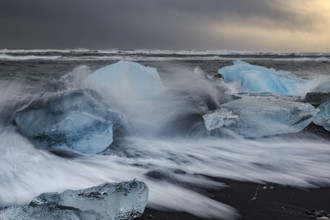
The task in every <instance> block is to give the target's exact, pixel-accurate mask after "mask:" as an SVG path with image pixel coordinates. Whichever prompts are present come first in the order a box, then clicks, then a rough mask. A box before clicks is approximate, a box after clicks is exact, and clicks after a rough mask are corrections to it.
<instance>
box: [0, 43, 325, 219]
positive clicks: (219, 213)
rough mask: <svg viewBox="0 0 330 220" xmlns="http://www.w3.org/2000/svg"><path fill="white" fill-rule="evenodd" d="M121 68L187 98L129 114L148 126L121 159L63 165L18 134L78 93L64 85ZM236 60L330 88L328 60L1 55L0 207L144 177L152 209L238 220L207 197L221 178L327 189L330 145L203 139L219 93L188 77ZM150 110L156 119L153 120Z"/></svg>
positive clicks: (168, 53) (83, 52)
mask: <svg viewBox="0 0 330 220" xmlns="http://www.w3.org/2000/svg"><path fill="white" fill-rule="evenodd" d="M123 60H124V61H131V62H137V63H139V64H141V65H143V66H149V67H153V68H156V69H157V72H158V73H159V75H160V78H161V79H162V80H163V81H164V82H165V83H164V84H165V86H168V87H171V85H172V84H171V83H173V81H176V82H175V83H174V84H175V86H176V89H178V88H179V89H180V91H181V92H179V93H178V92H177V93H173V94H172V95H171V96H169V97H166V100H167V101H164V102H155V103H146V105H157V108H154V106H149V107H148V106H132V108H134V112H132V114H133V113H134V115H136V116H135V117H136V119H137V120H138V121H144V122H148V125H149V126H146V127H141V128H139V130H140V131H139V132H137V133H134V134H131V133H129V134H123V135H122V136H121V138H120V141H119V142H120V143H119V144H118V145H117V146H116V147H117V148H118V152H117V153H116V152H115V153H111V154H97V155H80V156H77V157H61V156H59V155H56V154H54V153H53V152H49V151H47V150H43V149H38V148H36V147H35V146H34V145H33V144H32V143H31V142H30V141H29V140H28V139H26V138H25V137H23V136H22V135H21V134H20V133H18V132H17V129H16V127H15V124H14V122H13V120H14V117H15V112H17V111H18V110H19V109H21V108H23V107H24V106H26V105H28V104H29V103H30V102H31V101H33V100H34V99H36V98H38V97H40V96H42V95H45V94H46V95H47V94H54V93H58V92H61V91H63V90H70V89H73V88H70V87H63V86H59V84H60V83H61V80H62V79H63V77H65V76H66V75H68V74H71V75H72V74H76V75H77V78H79V77H84V76H86V74H89V73H92V72H93V71H95V70H97V69H99V68H101V67H104V66H107V65H110V64H113V63H116V62H118V61H123ZM235 60H242V61H245V62H248V63H250V64H254V65H259V66H264V67H267V68H273V69H276V70H284V71H288V72H291V73H292V74H295V75H297V76H299V77H301V78H303V79H306V80H315V79H322V80H323V81H326V80H330V53H287V52H286V53H278V52H252V51H229V50H218V51H202V50H182V51H174V50H173V51H172V50H118V49H111V50H89V49H73V50H52V49H49V50H40V49H2V50H0V94H1V96H0V207H5V206H9V205H14V204H27V203H29V201H31V200H32V199H33V198H34V197H35V196H37V195H39V194H40V193H43V192H61V191H64V190H66V189H82V188H87V187H90V186H94V185H97V184H101V183H103V182H120V181H127V180H132V179H137V180H141V181H144V182H145V183H147V185H148V187H149V202H148V207H151V208H155V209H160V210H174V211H183V212H188V213H191V214H193V215H197V216H199V217H206V218H219V217H221V218H231V217H233V216H235V215H236V214H237V211H236V209H235V207H231V206H229V205H227V204H223V203H220V202H218V201H215V200H213V199H212V198H210V197H208V196H206V195H205V194H203V193H201V189H214V188H216V189H221V188H223V187H226V186H225V184H224V183H222V182H219V181H217V180H216V179H215V178H214V177H222V178H228V179H233V180H240V181H250V182H256V183H260V184H266V183H276V184H283V185H289V186H292V187H299V188H315V187H324V186H329V185H330V166H329V161H330V139H329V138H324V136H323V137H321V136H318V134H317V132H316V133H313V134H309V135H305V134H301V133H300V134H299V135H298V134H297V135H296V134H291V135H277V136H271V137H267V138H243V137H241V136H239V135H234V134H221V135H214V134H213V135H207V134H205V133H203V132H200V130H199V129H198V128H199V127H200V126H202V122H201V115H202V114H203V113H205V109H207V108H208V107H209V106H208V102H207V101H205V100H204V98H205V94H208V93H213V92H214V91H212V90H208V89H206V88H205V87H204V86H205V85H204V84H198V83H197V84H196V82H194V81H193V80H192V79H191V78H190V75H189V74H190V73H192V72H194V69H195V68H196V67H199V68H200V69H202V70H203V71H204V72H206V73H208V74H213V75H214V74H217V72H218V70H219V68H222V67H225V66H229V65H232V64H233V62H234V61H235ZM86 71H87V73H86ZM178 76H179V77H178ZM171 79H172V80H171ZM329 82H330V81H329ZM120 92H125V91H120ZM178 94H180V95H178ZM201 94H203V95H201ZM103 95H104V94H103ZM210 95H213V94H210ZM192 100H193V101H192ZM127 102H129V100H127ZM139 109H140V110H139ZM146 109H153V110H155V111H152V113H150V112H148V114H146V112H145V110H146ZM132 114H131V115H132ZM329 134H330V133H329ZM329 134H328V136H329Z"/></svg>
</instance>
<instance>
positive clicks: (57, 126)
mask: <svg viewBox="0 0 330 220" xmlns="http://www.w3.org/2000/svg"><path fill="white" fill-rule="evenodd" d="M120 119H121V116H120V115H119V114H118V113H117V112H114V111H112V110H111V109H110V108H109V107H108V106H107V105H105V104H104V103H102V102H101V101H97V99H96V95H95V94H94V93H93V92H91V91H88V90H74V91H69V92H61V93H56V94H55V95H51V96H49V97H45V98H41V99H37V100H35V101H33V102H32V103H31V104H30V105H28V106H27V107H25V108H23V109H21V110H19V111H18V112H17V113H16V114H15V123H16V126H17V128H18V131H19V132H20V133H21V134H23V135H24V136H26V137H28V138H29V139H30V140H31V141H32V142H33V143H35V144H36V145H37V146H38V147H41V148H46V149H49V150H54V149H64V150H73V151H78V152H81V153H88V154H95V153H99V152H101V151H103V150H105V149H106V148H107V147H108V146H110V144H111V143H112V141H113V128H116V126H118V125H119V123H120Z"/></svg>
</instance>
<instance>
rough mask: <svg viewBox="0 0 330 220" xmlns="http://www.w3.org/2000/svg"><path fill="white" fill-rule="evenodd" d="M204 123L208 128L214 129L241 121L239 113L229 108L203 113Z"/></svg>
mask: <svg viewBox="0 0 330 220" xmlns="http://www.w3.org/2000/svg"><path fill="white" fill-rule="evenodd" d="M203 119H204V124H205V127H206V129H207V130H213V129H215V128H220V127H223V126H224V127H228V126H231V125H233V124H236V123H237V122H238V121H239V117H238V115H235V114H233V112H231V111H229V110H228V109H225V108H222V109H218V110H216V111H214V112H212V113H209V114H205V115H203Z"/></svg>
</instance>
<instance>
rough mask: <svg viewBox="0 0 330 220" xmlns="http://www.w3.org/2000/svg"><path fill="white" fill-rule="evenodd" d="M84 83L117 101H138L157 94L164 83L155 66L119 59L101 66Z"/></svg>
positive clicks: (103, 95)
mask: <svg viewBox="0 0 330 220" xmlns="http://www.w3.org/2000/svg"><path fill="white" fill-rule="evenodd" d="M84 83H85V84H86V86H87V87H88V88H91V89H93V90H95V91H97V92H98V93H99V94H100V95H101V96H102V97H103V98H105V99H106V98H108V97H109V96H110V97H111V98H113V99H114V100H116V101H125V102H130V101H136V100H140V99H146V98H150V97H153V96H155V95H156V94H158V93H159V92H161V91H162V89H163V84H162V82H161V79H160V77H159V75H158V72H157V70H156V69H155V68H151V67H145V66H142V65H140V64H138V63H134V62H128V61H119V62H117V63H115V64H111V65H108V66H105V67H103V68H100V69H98V70H96V71H95V72H93V73H92V74H91V75H89V76H88V77H87V78H86V79H85V81H84Z"/></svg>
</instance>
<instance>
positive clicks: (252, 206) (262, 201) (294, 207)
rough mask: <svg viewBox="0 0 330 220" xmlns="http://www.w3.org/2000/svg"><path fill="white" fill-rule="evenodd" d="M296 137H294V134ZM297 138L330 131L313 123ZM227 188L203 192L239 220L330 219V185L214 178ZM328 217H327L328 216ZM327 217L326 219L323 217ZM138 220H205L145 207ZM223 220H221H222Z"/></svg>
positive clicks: (321, 135) (327, 134)
mask: <svg viewBox="0 0 330 220" xmlns="http://www.w3.org/2000/svg"><path fill="white" fill-rule="evenodd" d="M293 135H295V134H293ZM297 135H298V136H306V135H307V136H308V137H311V138H321V140H323V141H328V140H330V132H328V131H327V130H325V129H324V128H323V127H321V126H318V125H315V124H314V123H311V124H310V125H309V126H308V127H307V128H305V129H304V130H303V131H301V132H299V133H297ZM212 179H215V180H217V181H219V182H222V183H224V184H226V185H227V187H225V188H221V189H207V190H204V189H202V190H201V191H202V192H204V193H203V194H205V195H207V196H208V197H210V198H212V199H214V200H216V201H219V202H221V203H224V204H226V205H229V206H231V207H233V208H235V209H236V210H237V211H238V214H239V216H240V217H239V218H237V219H240V220H261V219H267V220H308V219H319V220H327V219H328V220H330V206H329V204H330V186H324V187H323V186H320V187H319V188H297V187H291V186H285V185H279V184H272V183H254V182H243V181H237V180H231V179H226V178H221V177H219V178H212ZM327 215H328V217H326V216H327ZM321 217H324V218H321ZM138 219H139V220H151V219H154V220H205V218H200V217H197V216H194V215H192V214H189V213H185V212H175V211H160V210H156V209H152V208H146V210H145V212H144V213H143V215H142V216H141V217H140V218H138ZM220 219H221V218H220Z"/></svg>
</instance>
